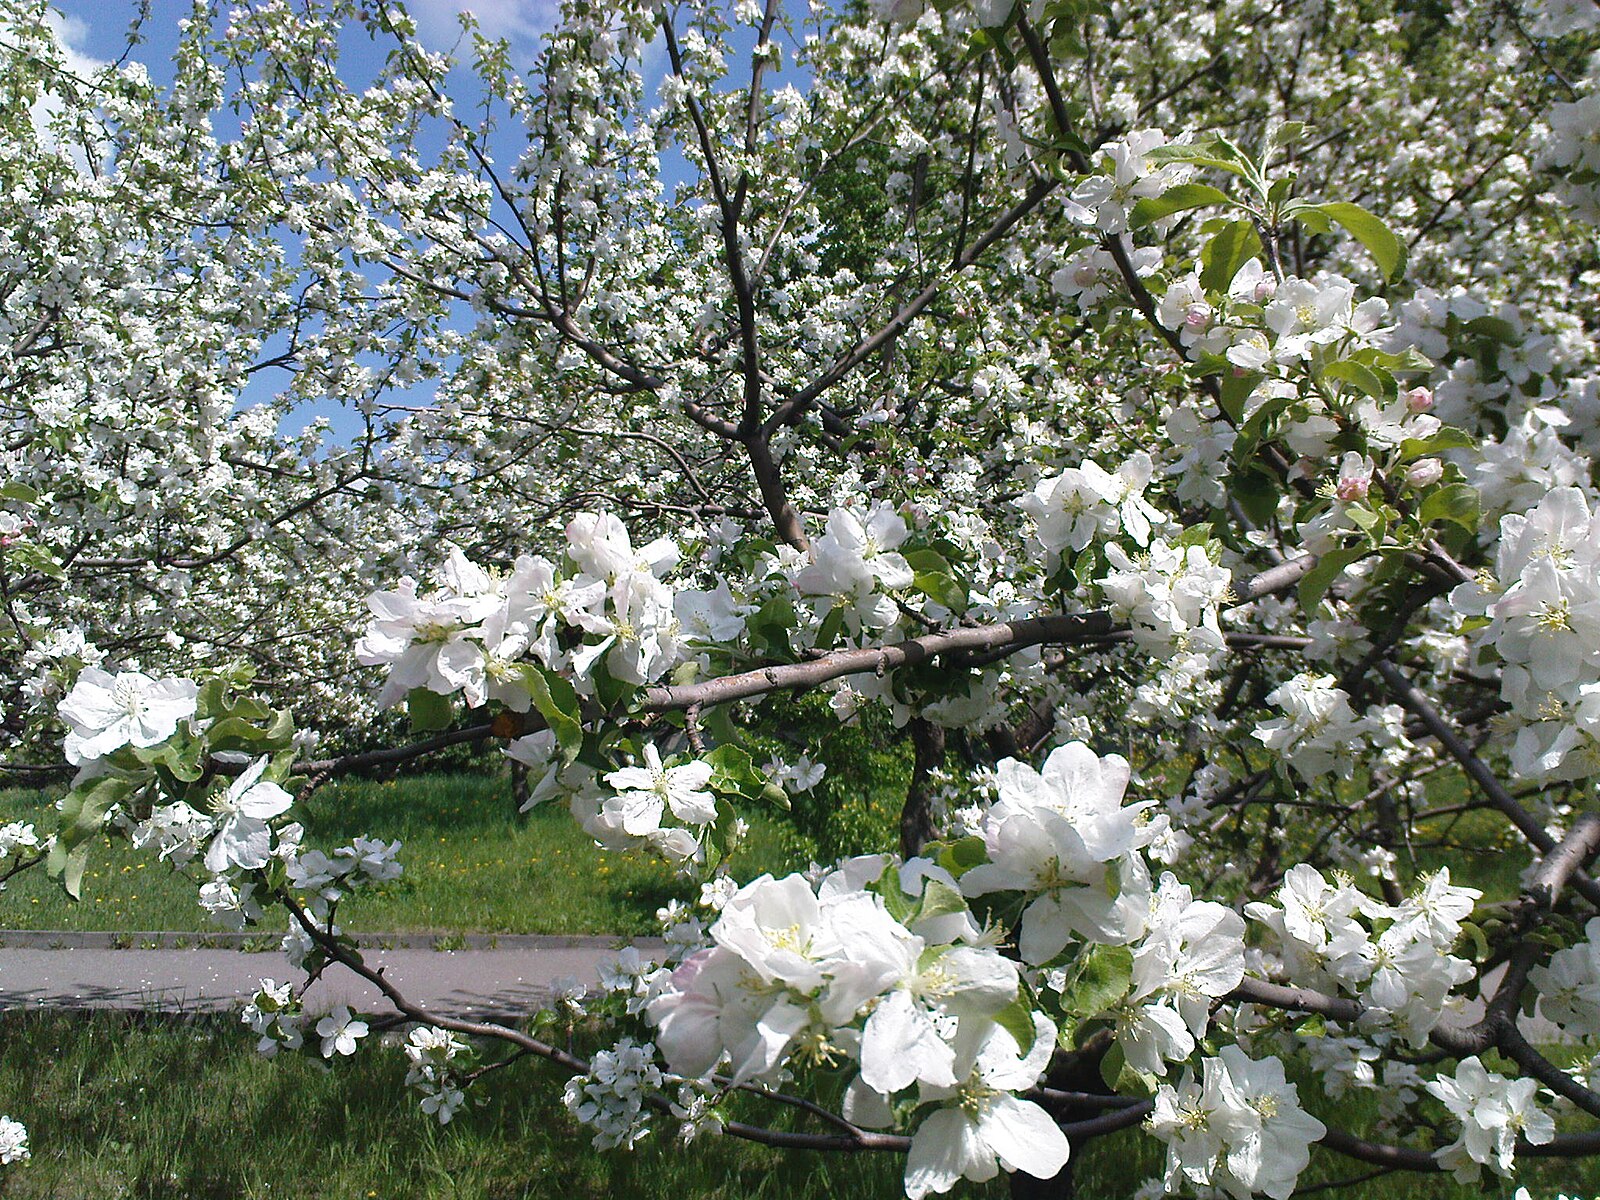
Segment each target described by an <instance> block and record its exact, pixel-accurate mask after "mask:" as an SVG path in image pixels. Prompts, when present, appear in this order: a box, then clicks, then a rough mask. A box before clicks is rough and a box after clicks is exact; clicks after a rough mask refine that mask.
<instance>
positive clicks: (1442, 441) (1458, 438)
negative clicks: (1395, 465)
mask: <svg viewBox="0 0 1600 1200" xmlns="http://www.w3.org/2000/svg"><path fill="white" fill-rule="evenodd" d="M1477 444H1478V441H1477V439H1476V438H1474V437H1473V436H1472V435H1471V434H1470V433H1468V432H1467V431H1466V430H1465V429H1457V428H1456V427H1455V426H1454V425H1445V426H1442V427H1441V428H1440V429H1439V431H1438V432H1437V433H1435V434H1434V435H1433V436H1432V437H1427V438H1407V439H1406V440H1405V441H1403V442H1401V443H1400V459H1401V461H1402V462H1410V461H1411V460H1412V459H1414V458H1422V457H1424V456H1425V455H1429V454H1439V453H1441V452H1443V451H1445V450H1460V449H1462V448H1464V447H1468V446H1476V445H1477Z"/></svg>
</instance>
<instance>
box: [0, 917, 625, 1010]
mask: <svg viewBox="0 0 1600 1200" xmlns="http://www.w3.org/2000/svg"><path fill="white" fill-rule="evenodd" d="M139 936H140V935H133V938H135V939H137V938H138V937H139ZM48 937H49V935H45V937H42V938H29V939H21V941H22V942H23V943H24V944H19V937H18V935H16V934H0V942H3V948H0V1009H7V1008H31V1007H51V1008H111V1009H133V1010H141V1009H159V1010H161V1011H164V1012H191V1013H199V1012H216V1011H230V1010H237V1009H238V1008H239V1006H240V1005H241V1004H242V1003H243V1002H244V1000H245V999H246V998H247V997H249V996H250V995H251V994H253V993H254V992H255V990H256V987H257V983H258V981H259V980H260V979H261V978H263V977H270V978H273V979H276V980H278V981H280V982H281V981H283V980H284V979H289V978H293V977H294V974H293V973H292V972H291V971H290V970H289V967H288V964H287V962H286V961H285V960H284V958H283V956H282V955H281V954H278V953H255V954H252V953H248V952H245V951H243V950H240V949H226V948H225V949H217V948H206V949H110V948H106V947H105V945H104V939H86V938H81V937H80V938H74V939H72V940H70V941H68V940H67V939H63V938H57V939H56V940H55V942H54V943H52V942H51V941H49V940H48ZM146 937H147V938H148V937H149V935H146ZM95 940H99V941H101V942H102V944H101V945H98V946H97V945H85V944H83V943H84V942H86V941H95ZM382 940H384V941H385V942H388V941H391V940H409V941H412V942H413V943H415V942H416V941H417V939H382ZM473 940H474V941H479V942H482V941H485V940H486V939H473ZM496 941H497V948H495V949H487V948H470V949H462V950H435V949H430V948H427V946H426V945H425V944H424V945H416V944H413V945H410V946H401V947H398V948H389V949H383V948H379V947H377V946H372V947H370V948H369V947H363V954H364V955H365V957H366V960H367V963H368V965H371V966H380V965H381V966H382V967H383V968H384V972H385V977H386V978H388V979H390V980H392V981H393V982H394V983H395V985H396V986H397V987H399V988H400V989H401V991H402V992H404V993H405V995H406V997H407V999H410V1000H414V1001H416V1002H418V1003H420V1004H423V1005H425V1006H427V1007H429V1008H431V1009H434V1010H435V1011H437V1012H440V1013H443V1014H448V1015H451V1016H463V1017H465V1016H476V1017H484V1016H502V1017H508V1016H516V1015H520V1014H524V1013H526V1012H528V1011H529V1010H530V1009H532V1008H537V1007H539V1006H540V1004H541V1003H543V1002H544V1000H545V999H546V998H547V997H548V995H549V991H550V985H551V983H552V982H553V981H554V980H556V979H559V978H561V977H562V976H565V975H572V976H576V977H577V978H578V980H579V981H580V982H583V983H585V984H590V985H592V984H594V983H595V982H596V981H597V980H598V978H599V966H600V964H601V963H602V962H603V961H605V960H607V959H609V958H612V957H614V955H615V953H616V951H615V949H614V947H615V946H616V945H618V942H617V941H616V940H615V939H603V938H539V939H534V938H501V939H496ZM139 944H140V942H139V941H137V940H133V941H132V945H134V946H138V945H139ZM51 945H55V946H56V947H57V948H53V949H52V948H49V947H50V946H51ZM655 945H656V944H654V943H640V948H641V949H643V950H646V951H647V952H648V951H649V950H651V949H654V948H655ZM339 1004H348V1005H349V1006H350V1007H351V1008H353V1009H364V1010H366V1011H368V1012H383V1011H385V1010H386V1009H387V1008H388V1003H387V1002H386V1001H385V1000H384V999H383V998H382V996H381V995H380V993H379V992H378V990H377V989H376V988H374V987H373V986H372V985H371V984H369V983H367V982H366V981H365V980H364V979H361V978H360V977H359V976H357V975H356V974H355V973H354V972H352V971H350V970H348V969H347V968H344V967H341V966H333V967H329V968H328V971H327V973H326V975H325V977H324V978H323V979H321V980H318V981H317V983H315V984H314V985H313V986H312V987H311V989H310V990H309V991H308V992H307V994H306V998H305V1006H306V1010H307V1011H308V1012H312V1013H320V1012H325V1011H327V1010H328V1009H330V1008H333V1007H334V1006H335V1005H339Z"/></svg>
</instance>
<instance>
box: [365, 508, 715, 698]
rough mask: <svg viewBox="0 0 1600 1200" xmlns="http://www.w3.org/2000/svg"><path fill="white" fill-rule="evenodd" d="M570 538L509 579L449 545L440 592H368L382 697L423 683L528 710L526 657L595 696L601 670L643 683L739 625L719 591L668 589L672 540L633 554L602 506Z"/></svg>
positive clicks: (369, 636)
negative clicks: (560, 550) (554, 553)
mask: <svg viewBox="0 0 1600 1200" xmlns="http://www.w3.org/2000/svg"><path fill="white" fill-rule="evenodd" d="M566 540H567V546H566V562H565V563H564V564H561V565H558V564H556V563H554V562H552V561H550V560H549V559H547V558H544V557H541V556H537V555H522V556H521V557H519V558H518V559H517V560H516V563H515V564H514V565H513V568H512V571H511V573H510V575H509V576H507V577H504V578H495V577H492V576H491V575H490V574H489V573H488V572H487V571H485V570H484V569H483V568H481V567H479V566H477V565H476V564H474V563H472V562H470V561H468V559H467V557H466V556H465V555H464V554H462V553H461V551H460V550H459V549H457V548H455V547H451V548H450V551H449V553H448V556H447V559H446V562H445V566H444V568H443V570H442V572H441V576H440V587H439V588H438V589H436V590H434V591H432V592H428V593H419V591H418V588H417V583H416V581H415V580H412V579H409V578H408V579H404V580H402V581H401V583H400V586H399V587H398V588H397V589H395V590H393V591H380V592H376V593H374V594H373V595H372V596H371V598H370V599H369V601H368V604H369V606H370V608H371V610H372V614H373V618H374V619H373V621H372V623H371V624H370V625H369V627H368V629H367V632H366V634H365V636H363V637H362V638H361V640H360V641H359V642H358V643H357V646H356V659H357V661H359V662H361V663H363V664H365V665H367V666H385V667H387V668H388V675H387V677H386V678H385V680H384V684H383V688H382V690H381V691H380V692H379V695H378V702H379V704H380V705H392V704H395V703H398V702H399V701H400V700H402V699H404V698H405V697H406V695H407V694H408V693H410V692H411V691H412V690H413V689H417V688H422V689H426V690H427V691H430V692H433V693H435V694H438V695H441V696H452V695H455V694H456V693H458V692H459V693H460V694H461V695H462V697H463V698H464V699H465V701H466V702H467V704H469V705H471V706H473V707H478V706H480V705H483V704H485V703H487V702H488V701H490V700H494V701H498V702H499V703H501V704H504V705H505V706H506V707H508V708H510V709H512V710H513V711H516V712H527V711H528V710H529V709H530V708H531V707H532V705H533V688H534V686H535V685H534V684H533V682H532V681H531V680H530V678H529V676H528V674H527V672H528V670H529V669H531V667H530V664H532V663H537V664H539V665H540V666H543V667H544V668H546V669H548V670H550V671H560V672H564V673H566V674H567V675H569V676H570V677H571V679H572V681H573V682H574V684H575V685H576V686H577V687H578V688H579V689H580V691H583V690H590V691H592V689H593V688H594V686H595V684H594V678H593V677H594V672H595V671H596V669H597V668H598V667H600V666H603V667H604V669H605V671H606V672H607V674H608V675H609V676H610V678H611V679H613V680H616V681H618V682H621V683H625V684H631V685H634V686H639V685H643V684H646V683H649V682H652V681H654V680H656V679H659V678H661V676H662V675H663V674H665V673H666V672H667V671H668V670H669V669H670V668H671V667H672V666H674V665H675V664H676V663H678V662H680V661H682V660H683V659H684V658H685V657H686V656H688V655H689V654H690V653H691V644H699V643H706V642H717V641H726V640H728V639H730V638H733V637H737V636H738V634H739V633H740V631H741V630H742V628H743V620H742V614H741V613H740V612H739V610H738V608H737V606H736V605H735V603H734V601H733V597H732V595H731V594H730V593H729V591H728V589H727V587H726V586H719V587H718V588H716V589H714V590H712V591H695V590H692V589H688V590H682V591H674V590H673V589H672V588H670V587H668V586H667V585H666V584H665V583H664V582H663V579H664V577H665V576H666V575H667V574H668V573H669V572H670V571H671V570H672V569H673V568H674V567H675V566H676V565H677V563H678V557H679V553H678V548H677V546H676V545H675V544H674V543H673V542H672V541H670V540H669V539H666V538H659V539H657V540H656V541H654V542H651V543H650V544H649V545H646V546H644V547H641V548H638V549H635V548H634V546H633V542H632V540H631V539H630V537H629V535H628V531H627V529H626V527H625V526H624V525H623V524H622V522H621V521H620V520H618V519H617V518H616V517H615V516H613V515H611V514H610V513H604V512H600V513H584V514H580V515H579V516H576V517H574V518H573V519H572V520H571V521H570V522H568V524H567V527H566Z"/></svg>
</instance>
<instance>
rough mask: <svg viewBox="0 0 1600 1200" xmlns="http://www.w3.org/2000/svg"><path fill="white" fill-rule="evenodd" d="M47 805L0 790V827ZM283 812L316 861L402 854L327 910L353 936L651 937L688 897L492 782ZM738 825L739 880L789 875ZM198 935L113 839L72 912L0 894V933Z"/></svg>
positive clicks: (385, 786)
mask: <svg viewBox="0 0 1600 1200" xmlns="http://www.w3.org/2000/svg"><path fill="white" fill-rule="evenodd" d="M47 803H48V798H47V797H43V796H41V795H40V794H39V793H32V792H21V791H8V792H0V822H5V821H8V820H30V819H33V820H37V819H38V817H39V816H40V815H41V809H42V808H43V807H44V806H45V805H46V804H47ZM296 812H297V815H298V816H299V818H300V820H302V821H303V822H304V823H305V825H306V828H307V837H308V839H309V840H311V841H312V842H313V843H314V844H316V845H318V846H322V847H326V848H327V849H329V850H332V849H333V847H335V846H338V845H341V844H343V843H344V842H347V841H348V840H349V839H350V838H352V837H354V836H356V835H359V834H368V835H375V836H382V837H384V838H399V839H400V840H401V841H402V842H403V843H404V846H403V848H402V851H401V862H402V863H403V864H404V865H405V874H404V876H402V877H401V879H399V880H398V881H397V882H395V883H393V884H390V885H388V886H387V887H386V888H385V889H384V890H383V891H382V892H380V893H376V894H372V895H364V896H362V897H361V898H360V899H359V900H357V901H355V902H354V903H352V904H351V905H350V906H349V907H347V908H345V909H342V910H341V911H340V924H341V925H343V926H344V927H345V928H347V929H350V930H353V931H362V930H364V931H369V932H390V933H409V932H439V933H445V934H449V933H474V932H476V933H573V934H578V933H599V934H608V933H617V934H645V933H655V932H657V927H656V924H655V911H656V909H657V908H658V907H660V906H661V905H663V904H665V903H666V902H667V901H668V900H670V899H672V898H673V897H675V896H680V897H681V896H685V895H687V894H690V893H691V892H697V889H694V888H692V887H691V886H690V885H688V884H686V883H684V882H683V881H681V880H678V879H676V878H674V876H673V873H672V870H671V869H670V868H669V867H667V866H666V865H665V864H664V863H662V862H661V861H660V860H659V859H657V858H655V857H654V856H652V855H649V854H646V853H643V852H628V853H607V852H604V851H601V850H599V849H597V848H596V847H595V845H594V843H593V842H592V841H591V840H590V839H589V838H588V836H587V835H585V834H584V832H583V830H581V829H580V828H579V827H578V825H577V823H576V822H574V821H573V819H572V818H571V816H569V815H568V813H567V811H566V810H565V809H564V808H561V807H556V806H546V807H541V808H538V809H535V810H534V811H533V812H531V813H529V814H526V815H518V814H517V812H516V810H515V806H514V805H513V804H512V802H511V793H510V785H509V783H508V781H507V780H506V779H505V777H503V776H499V777H496V776H493V775H435V776H423V777H418V778H412V779H406V780H403V781H390V782H374V781H369V780H346V781H341V782H335V783H329V784H327V785H325V786H324V787H322V788H321V789H319V790H318V791H317V792H316V793H314V794H313V795H312V797H311V798H310V800H309V801H308V802H307V803H306V804H305V805H304V806H303V807H302V808H300V809H297V810H296ZM747 819H748V820H750V822H751V825H752V833H751V838H750V843H749V847H748V849H747V850H746V851H744V853H745V854H747V855H748V857H747V858H746V860H745V862H744V864H743V865H742V867H741V868H740V874H741V875H743V876H746V877H748V876H753V875H757V874H760V872H761V871H763V870H773V871H780V872H781V871H787V870H791V869H793V867H792V866H791V865H789V863H788V862H787V860H786V858H785V856H784V854H783V853H782V851H781V849H780V828H779V824H778V822H776V821H775V820H772V819H767V818H766V817H765V816H764V814H761V813H759V812H757V813H751V814H748V816H747ZM39 824H40V825H41V827H42V826H43V825H44V824H45V823H44V822H42V821H40V822H39ZM799 865H800V866H804V865H805V864H804V863H803V862H802V863H800V864H799ZM211 928H213V927H212V926H211V925H210V924H209V922H208V920H207V917H206V913H205V912H204V910H202V909H201V908H200V906H199V904H198V903H197V902H196V884H195V882H194V881H193V880H191V879H190V878H188V877H186V876H182V875H174V873H173V872H172V871H171V869H170V868H169V867H168V866H167V864H165V863H162V862H159V861H157V859H156V858H155V856H154V855H153V854H147V853H143V852H139V851H135V850H133V849H132V848H131V847H130V846H129V845H128V844H127V843H126V842H123V841H120V840H116V841H107V842H106V843H105V844H104V845H103V846H101V847H99V848H97V850H96V852H95V855H94V858H93V861H92V862H91V865H90V867H89V869H88V870H87V871H86V872H85V874H84V884H83V899H82V900H81V901H79V902H77V903H73V902H72V901H70V900H69V899H68V898H67V897H66V895H65V894H64V893H63V892H62V891H61V889H60V888H59V887H58V886H57V885H56V884H54V883H52V882H51V881H50V880H48V879H47V878H46V877H45V875H44V872H43V870H42V869H38V868H35V869H34V870H31V871H28V872H25V873H24V874H23V875H21V876H19V877H18V878H17V879H16V880H14V881H13V882H12V883H11V884H10V885H9V886H8V887H7V888H6V890H5V892H4V894H3V895H0V929H82V930H119V931H131V930H139V931H142V930H184V931H186V930H208V929H211ZM273 928H274V929H276V928H277V922H276V921H274V924H273Z"/></svg>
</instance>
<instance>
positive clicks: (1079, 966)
mask: <svg viewBox="0 0 1600 1200" xmlns="http://www.w3.org/2000/svg"><path fill="white" fill-rule="evenodd" d="M1132 986H1133V951H1132V950H1129V949H1128V948H1127V947H1126V946H1091V947H1090V948H1089V949H1088V950H1086V951H1084V952H1083V953H1081V954H1080V955H1078V959H1077V961H1076V962H1075V963H1073V965H1072V968H1071V971H1070V972H1069V974H1068V976H1067V982H1066V984H1065V986H1064V987H1062V989H1061V1007H1062V1008H1063V1009H1064V1010H1065V1011H1066V1012H1068V1013H1071V1014H1073V1015H1074V1016H1077V1017H1083V1018H1087V1017H1093V1016H1097V1015H1099V1014H1100V1013H1103V1012H1105V1011H1106V1009H1108V1008H1110V1007H1111V1006H1112V1005H1113V1004H1115V1003H1117V1002H1118V1001H1119V1000H1121V999H1122V998H1123V997H1124V996H1126V995H1127V994H1128V989H1129V988H1131V987H1132Z"/></svg>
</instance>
